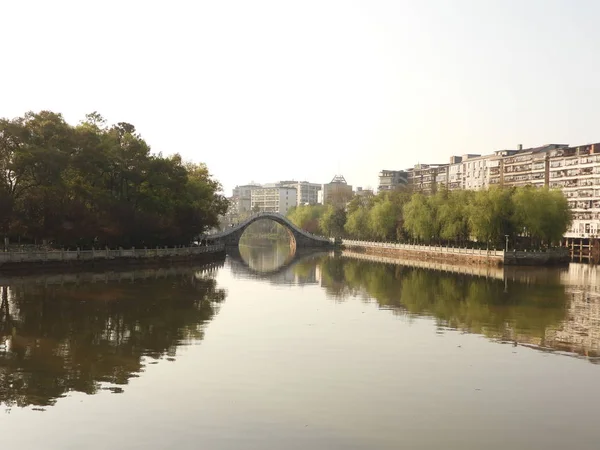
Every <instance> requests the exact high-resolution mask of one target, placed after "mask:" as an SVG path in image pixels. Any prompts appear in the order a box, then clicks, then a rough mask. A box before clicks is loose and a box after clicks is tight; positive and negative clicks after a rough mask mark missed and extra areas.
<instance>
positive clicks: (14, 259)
mask: <svg viewBox="0 0 600 450" xmlns="http://www.w3.org/2000/svg"><path fill="white" fill-rule="evenodd" d="M224 250H225V248H224V246H223V245H221V244H219V245H212V246H206V247H182V248H144V249H139V248H138V249H136V248H131V249H119V250H110V249H103V250H100V249H93V250H71V251H68V250H56V251H40V252H0V268H4V267H10V266H14V265H23V264H29V263H69V262H84V261H90V262H91V261H111V260H132V259H134V260H135V259H138V260H152V259H160V258H165V259H172V258H178V259H186V258H187V259H192V258H194V257H197V256H200V255H203V254H206V253H219V252H223V251H224Z"/></svg>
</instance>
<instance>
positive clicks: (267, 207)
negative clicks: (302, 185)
mask: <svg viewBox="0 0 600 450" xmlns="http://www.w3.org/2000/svg"><path fill="white" fill-rule="evenodd" d="M296 199H297V193H296V188H290V187H279V186H263V187H261V188H256V189H252V191H251V210H252V211H261V212H274V213H280V214H286V213H287V212H288V210H289V209H290V208H292V207H294V206H296V205H297V200H296Z"/></svg>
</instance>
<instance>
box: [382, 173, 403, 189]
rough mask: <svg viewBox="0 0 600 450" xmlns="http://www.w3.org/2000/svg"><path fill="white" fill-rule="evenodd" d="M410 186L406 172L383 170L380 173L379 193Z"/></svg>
mask: <svg viewBox="0 0 600 450" xmlns="http://www.w3.org/2000/svg"><path fill="white" fill-rule="evenodd" d="M407 184H408V174H407V173H406V172H405V171H404V170H382V171H381V172H379V187H378V188H377V190H378V191H391V190H394V189H396V188H397V187H399V186H406V185H407Z"/></svg>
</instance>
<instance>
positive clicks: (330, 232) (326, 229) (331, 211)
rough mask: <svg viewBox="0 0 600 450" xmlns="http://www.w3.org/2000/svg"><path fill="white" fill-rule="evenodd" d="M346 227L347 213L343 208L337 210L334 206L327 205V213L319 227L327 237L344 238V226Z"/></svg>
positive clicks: (322, 217)
mask: <svg viewBox="0 0 600 450" xmlns="http://www.w3.org/2000/svg"><path fill="white" fill-rule="evenodd" d="M345 225H346V211H344V210H343V209H342V208H336V207H334V206H333V205H327V208H326V209H325V212H324V213H323V215H322V216H321V219H320V220H319V227H320V228H321V230H322V231H323V233H324V234H325V235H326V236H330V237H338V236H343V234H344V226H345Z"/></svg>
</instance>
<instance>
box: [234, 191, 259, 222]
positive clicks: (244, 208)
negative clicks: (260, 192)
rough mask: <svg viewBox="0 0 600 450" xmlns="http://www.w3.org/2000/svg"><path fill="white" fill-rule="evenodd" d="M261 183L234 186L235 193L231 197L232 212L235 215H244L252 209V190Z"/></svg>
mask: <svg viewBox="0 0 600 450" xmlns="http://www.w3.org/2000/svg"><path fill="white" fill-rule="evenodd" d="M261 187H262V186H261V185H260V184H245V185H242V186H236V187H235V188H233V195H232V196H231V198H230V202H231V206H230V213H231V214H235V215H240V214H241V215H244V214H248V213H250V211H251V210H252V190H253V189H259V188H261Z"/></svg>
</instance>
